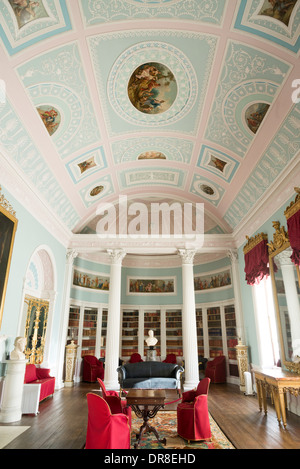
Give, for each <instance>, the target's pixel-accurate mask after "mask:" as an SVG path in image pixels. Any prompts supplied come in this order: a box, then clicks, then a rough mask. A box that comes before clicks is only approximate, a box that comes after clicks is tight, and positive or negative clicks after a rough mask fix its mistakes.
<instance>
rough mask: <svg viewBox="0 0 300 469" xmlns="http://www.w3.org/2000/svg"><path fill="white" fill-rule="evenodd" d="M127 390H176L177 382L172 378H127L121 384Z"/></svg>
mask: <svg viewBox="0 0 300 469" xmlns="http://www.w3.org/2000/svg"><path fill="white" fill-rule="evenodd" d="M123 385H124V387H125V388H128V389H131V388H133V389H176V388H177V380H176V379H174V378H128V379H125V380H124V382H123Z"/></svg>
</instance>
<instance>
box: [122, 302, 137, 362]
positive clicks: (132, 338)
mask: <svg viewBox="0 0 300 469" xmlns="http://www.w3.org/2000/svg"><path fill="white" fill-rule="evenodd" d="M138 327H139V311H138V310H123V315H122V341H121V356H122V357H130V356H131V355H132V354H133V353H136V352H138V346H139V343H138Z"/></svg>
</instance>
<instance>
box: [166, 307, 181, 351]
mask: <svg viewBox="0 0 300 469" xmlns="http://www.w3.org/2000/svg"><path fill="white" fill-rule="evenodd" d="M169 353H175V355H177V356H179V357H180V356H182V312H181V309H174V310H166V355H168V354H169Z"/></svg>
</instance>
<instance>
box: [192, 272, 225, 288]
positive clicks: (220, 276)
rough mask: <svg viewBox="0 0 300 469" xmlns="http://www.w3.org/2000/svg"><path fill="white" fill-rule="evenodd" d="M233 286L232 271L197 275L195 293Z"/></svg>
mask: <svg viewBox="0 0 300 469" xmlns="http://www.w3.org/2000/svg"><path fill="white" fill-rule="evenodd" d="M230 285H231V271H230V269H226V270H224V271H221V272H216V273H211V274H204V275H196V276H195V277H194V288H195V291H196V292H198V291H203V290H209V289H213V288H221V287H228V286H230Z"/></svg>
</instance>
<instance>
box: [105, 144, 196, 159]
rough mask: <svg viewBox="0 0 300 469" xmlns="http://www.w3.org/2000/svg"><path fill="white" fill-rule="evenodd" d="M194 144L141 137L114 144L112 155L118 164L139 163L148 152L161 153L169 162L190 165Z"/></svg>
mask: <svg viewBox="0 0 300 469" xmlns="http://www.w3.org/2000/svg"><path fill="white" fill-rule="evenodd" d="M193 147H194V143H193V142H190V141H188V140H184V139H179V138H178V139H176V138H170V137H151V138H150V137H141V138H131V139H126V140H120V141H118V142H114V143H112V153H113V158H114V161H115V163H116V164H119V163H127V162H130V161H137V160H138V157H139V156H140V155H141V154H142V153H144V152H148V151H154V152H161V153H163V154H164V155H165V156H166V159H167V160H168V161H180V162H182V163H189V162H190V159H191V155H192V153H193Z"/></svg>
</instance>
